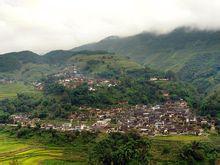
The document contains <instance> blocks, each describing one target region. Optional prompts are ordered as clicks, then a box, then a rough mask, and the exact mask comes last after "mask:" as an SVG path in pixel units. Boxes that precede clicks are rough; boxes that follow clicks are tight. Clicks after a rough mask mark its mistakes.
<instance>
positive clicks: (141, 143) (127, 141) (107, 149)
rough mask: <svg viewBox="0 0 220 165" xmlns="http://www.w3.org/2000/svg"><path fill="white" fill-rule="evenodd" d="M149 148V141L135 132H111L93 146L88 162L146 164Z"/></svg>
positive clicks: (107, 164)
mask: <svg viewBox="0 0 220 165" xmlns="http://www.w3.org/2000/svg"><path fill="white" fill-rule="evenodd" d="M149 150H150V143H149V141H147V140H145V139H143V138H142V137H140V136H139V135H137V134H135V133H128V134H122V133H111V134H110V135H109V136H108V137H107V138H106V139H104V140H102V141H100V142H98V143H97V144H96V145H95V146H94V148H93V149H92V151H91V152H90V154H89V164H105V165H112V164H113V165H126V164H148V162H149Z"/></svg>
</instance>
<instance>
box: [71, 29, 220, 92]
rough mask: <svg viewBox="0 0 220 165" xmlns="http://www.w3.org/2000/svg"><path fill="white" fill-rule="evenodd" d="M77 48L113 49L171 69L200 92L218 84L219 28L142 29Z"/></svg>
mask: <svg viewBox="0 0 220 165" xmlns="http://www.w3.org/2000/svg"><path fill="white" fill-rule="evenodd" d="M80 50H93V51H94V50H105V51H108V52H114V53H116V54H120V55H122V56H128V57H130V58H131V59H133V60H135V61H137V62H139V63H140V64H143V65H147V66H150V67H151V68H153V69H157V70H162V71H164V70H165V71H168V70H171V71H174V72H175V73H177V75H178V76H179V77H180V79H181V80H184V81H187V82H192V83H193V84H195V85H197V86H198V87H199V89H200V90H201V91H204V89H207V88H210V89H208V90H211V88H213V87H214V86H216V85H218V84H219V83H220V31H206V30H197V29H190V28H186V27H183V28H178V29H175V30H173V31H172V32H170V33H167V34H155V33H147V32H145V33H141V34H138V35H134V36H129V37H123V38H120V37H110V38H109V37H108V38H106V39H103V40H101V41H100V42H97V43H92V44H87V45H83V46H80V47H77V48H74V49H72V51H80Z"/></svg>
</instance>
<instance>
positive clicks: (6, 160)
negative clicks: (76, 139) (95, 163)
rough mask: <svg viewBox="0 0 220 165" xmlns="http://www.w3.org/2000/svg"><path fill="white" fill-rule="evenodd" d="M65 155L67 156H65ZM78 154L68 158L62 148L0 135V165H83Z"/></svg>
mask: <svg viewBox="0 0 220 165" xmlns="http://www.w3.org/2000/svg"><path fill="white" fill-rule="evenodd" d="M66 153H67V155H65V154H66ZM79 155H80V154H77V153H75V154H72V156H71V157H69V156H68V151H65V150H64V149H63V148H62V147H48V146H42V145H40V144H34V143H30V142H25V140H17V139H15V138H10V137H8V136H6V135H4V134H0V165H10V164H16V165H17V164H22V165H30V164H31V165H38V164H46V165H58V164H59V165H69V164H73V165H74V164H75V165H77V164H83V161H84V160H83V158H82V157H80V156H79Z"/></svg>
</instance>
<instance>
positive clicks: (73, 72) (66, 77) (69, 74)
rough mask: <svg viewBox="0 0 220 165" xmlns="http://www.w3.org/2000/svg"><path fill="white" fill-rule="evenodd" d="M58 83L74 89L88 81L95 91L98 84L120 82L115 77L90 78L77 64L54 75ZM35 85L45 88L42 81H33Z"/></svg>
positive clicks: (39, 88)
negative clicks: (81, 71) (82, 72)
mask: <svg viewBox="0 0 220 165" xmlns="http://www.w3.org/2000/svg"><path fill="white" fill-rule="evenodd" d="M52 76H53V77H54V78H55V79H56V82H57V83H58V84H62V85H63V86H65V87H67V88H70V89H74V88H76V87H78V86H80V85H82V84H83V83H87V84H88V86H89V90H90V91H95V90H96V87H98V86H108V87H112V86H116V85H117V84H118V82H117V81H116V80H113V79H111V80H110V79H103V78H89V77H86V76H84V75H83V74H81V73H79V71H78V70H77V68H76V66H68V67H66V68H64V69H63V70H62V71H61V72H59V73H56V74H54V75H52ZM33 86H34V87H35V88H36V89H37V90H40V91H41V90H43V88H44V84H43V83H42V82H33Z"/></svg>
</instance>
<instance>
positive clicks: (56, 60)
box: [0, 50, 142, 81]
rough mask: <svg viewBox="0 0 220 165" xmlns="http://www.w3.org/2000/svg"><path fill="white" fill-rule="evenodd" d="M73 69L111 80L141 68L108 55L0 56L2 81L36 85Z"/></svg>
mask: <svg viewBox="0 0 220 165" xmlns="http://www.w3.org/2000/svg"><path fill="white" fill-rule="evenodd" d="M72 65H76V66H77V67H78V68H79V70H80V71H82V72H83V73H84V74H88V75H94V76H96V75H103V76H111V75H113V74H114V75H115V74H116V73H118V72H120V71H121V70H124V71H127V70H129V69H140V68H142V66H141V65H140V64H138V63H136V62H134V61H132V60H130V59H129V58H127V57H122V56H118V55H115V54H113V53H108V52H106V51H87V50H83V51H77V52H72V51H68V50H55V51H51V52H48V53H46V54H45V55H43V56H40V55H38V54H35V53H33V52H31V51H21V52H12V53H7V54H2V55H0V79H15V80H21V81H35V80H39V79H41V78H42V77H44V76H46V75H49V74H53V73H57V72H60V71H61V70H63V69H64V68H67V67H68V66H72Z"/></svg>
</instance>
